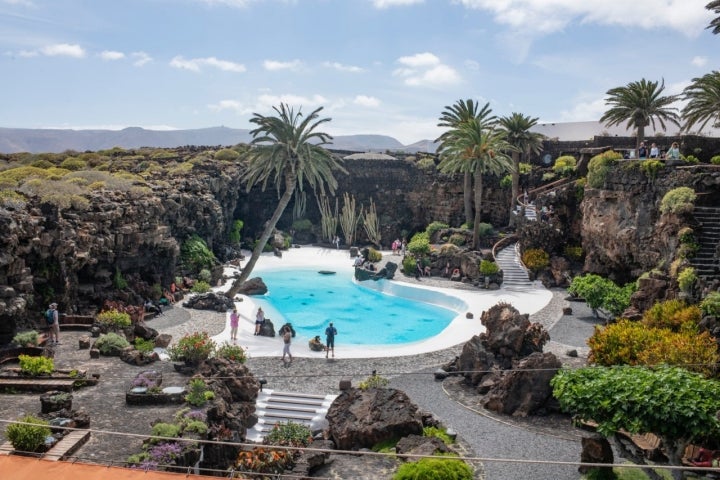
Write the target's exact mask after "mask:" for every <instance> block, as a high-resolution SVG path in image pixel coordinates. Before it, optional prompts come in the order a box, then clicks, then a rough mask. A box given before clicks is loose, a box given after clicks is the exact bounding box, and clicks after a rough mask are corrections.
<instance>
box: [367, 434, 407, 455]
mask: <svg viewBox="0 0 720 480" xmlns="http://www.w3.org/2000/svg"><path fill="white" fill-rule="evenodd" d="M399 441H400V439H399V438H397V437H393V438H388V439H386V440H382V441H380V442H378V443H376V444H375V445H373V446H372V447H370V450H372V451H373V452H378V453H393V454H394V453H396V451H397V448H396V447H397V444H398V442H399Z"/></svg>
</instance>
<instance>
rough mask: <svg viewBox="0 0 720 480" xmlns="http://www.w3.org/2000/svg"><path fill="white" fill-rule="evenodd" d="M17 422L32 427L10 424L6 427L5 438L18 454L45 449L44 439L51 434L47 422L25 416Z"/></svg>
mask: <svg viewBox="0 0 720 480" xmlns="http://www.w3.org/2000/svg"><path fill="white" fill-rule="evenodd" d="M18 421H19V422H22V423H32V424H33V425H21V424H19V423H11V424H10V425H8V426H7V428H6V429H5V436H6V437H7V439H8V440H10V443H11V444H12V446H13V448H14V449H15V450H17V451H19V452H39V451H41V450H42V449H43V448H44V447H45V438H47V437H49V436H50V435H51V434H52V432H51V431H50V427H49V426H48V425H49V424H48V422H46V421H45V420H41V419H39V418H37V417H34V416H32V415H26V416H24V417H22V418H20V419H18Z"/></svg>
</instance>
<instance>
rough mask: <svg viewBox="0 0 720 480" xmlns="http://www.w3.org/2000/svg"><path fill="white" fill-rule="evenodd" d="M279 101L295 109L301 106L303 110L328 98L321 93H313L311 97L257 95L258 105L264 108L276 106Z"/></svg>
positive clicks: (322, 103) (323, 103) (313, 106)
mask: <svg viewBox="0 0 720 480" xmlns="http://www.w3.org/2000/svg"><path fill="white" fill-rule="evenodd" d="M281 103H285V104H287V105H290V106H291V107H293V108H295V109H296V110H297V109H298V108H300V107H303V111H307V109H310V108H312V109H315V108H316V107H321V106H324V105H325V104H326V103H328V99H327V98H325V97H323V96H322V95H318V94H315V95H313V96H311V97H304V96H302V95H293V94H283V95H271V94H265V95H260V96H259V97H258V106H259V107H260V108H263V107H264V108H263V109H264V110H270V109H272V107H276V106H278V105H280V104H281Z"/></svg>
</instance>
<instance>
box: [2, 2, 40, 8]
mask: <svg viewBox="0 0 720 480" xmlns="http://www.w3.org/2000/svg"><path fill="white" fill-rule="evenodd" d="M2 3H7V4H9V5H22V6H24V7H34V6H35V4H34V3H33V2H32V1H31V0H2Z"/></svg>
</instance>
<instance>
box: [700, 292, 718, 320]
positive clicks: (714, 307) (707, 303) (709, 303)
mask: <svg viewBox="0 0 720 480" xmlns="http://www.w3.org/2000/svg"><path fill="white" fill-rule="evenodd" d="M700 310H702V313H703V315H710V316H712V317H720V292H710V293H709V294H708V296H707V297H705V298H704V299H703V301H702V302H700Z"/></svg>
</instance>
